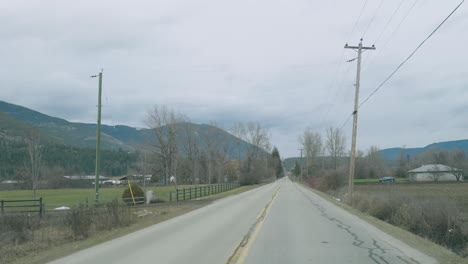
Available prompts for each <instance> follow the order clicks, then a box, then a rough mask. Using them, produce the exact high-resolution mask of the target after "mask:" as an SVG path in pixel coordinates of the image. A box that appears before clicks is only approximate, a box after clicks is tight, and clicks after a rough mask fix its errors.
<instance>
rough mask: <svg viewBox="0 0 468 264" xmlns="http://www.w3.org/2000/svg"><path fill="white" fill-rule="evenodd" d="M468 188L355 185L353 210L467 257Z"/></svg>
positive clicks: (454, 186) (465, 186) (452, 184)
mask: <svg viewBox="0 0 468 264" xmlns="http://www.w3.org/2000/svg"><path fill="white" fill-rule="evenodd" d="M467 198H468V184H464V183H421V184H416V183H408V184H370V185H356V186H355V194H354V195H353V199H352V200H351V201H348V203H349V204H350V205H352V206H353V207H354V208H356V209H358V210H360V211H362V212H365V213H368V214H370V215H372V216H374V217H376V218H379V219H381V220H384V221H386V222H388V223H391V224H393V225H396V226H399V227H401V228H403V229H406V230H408V231H410V232H412V233H415V234H418V235H420V236H422V237H425V238H428V239H430V240H432V241H434V242H436V243H438V244H441V245H444V246H446V247H448V248H451V249H452V250H454V251H455V252H457V253H458V254H461V255H464V256H466V254H467V252H468V251H467V247H466V246H467V243H468V215H467V211H468V199H467Z"/></svg>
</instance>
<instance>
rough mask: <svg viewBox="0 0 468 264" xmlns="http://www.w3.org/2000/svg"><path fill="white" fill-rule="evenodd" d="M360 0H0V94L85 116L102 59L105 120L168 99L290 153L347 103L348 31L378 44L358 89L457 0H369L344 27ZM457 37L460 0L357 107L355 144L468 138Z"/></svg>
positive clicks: (204, 119) (368, 85)
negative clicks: (242, 125)
mask: <svg viewBox="0 0 468 264" xmlns="http://www.w3.org/2000/svg"><path fill="white" fill-rule="evenodd" d="M364 2H366V0H356V1H345V0H342V1H317V0H251V1H247V0H235V1H223V0H164V1H163V0H157V1H156V0H153V1H116V0H113V1H63V0H58V1H46V0H41V1H19V0H15V1H1V2H0V65H1V66H0V87H1V89H0V100H4V101H7V102H10V103H15V104H19V105H23V106H26V107H29V108H32V109H35V110H38V111H40V112H43V113H45V114H48V115H52V116H57V117H60V118H64V119H67V120H70V121H80V122H95V119H96V102H97V99H96V96H97V80H96V79H91V78H89V76H90V75H93V74H96V73H98V71H99V70H100V69H101V68H104V80H103V87H104V93H103V104H104V107H103V117H104V123H106V124H109V125H117V124H125V125H131V126H137V127H144V119H145V115H146V112H147V111H148V109H150V108H151V107H152V106H154V105H156V104H158V105H167V106H169V107H172V108H175V109H177V110H179V111H180V112H183V113H186V114H187V115H188V116H189V117H190V119H191V120H192V121H193V122H195V123H208V122H209V121H210V120H216V121H218V122H220V123H222V124H223V125H224V127H225V128H230V127H231V125H232V123H233V122H237V121H249V120H251V121H259V122H260V123H261V124H262V125H263V126H265V127H268V128H269V130H270V132H271V136H272V144H274V145H276V146H278V148H279V150H280V153H281V154H282V156H283V157H290V156H297V155H299V154H298V150H297V149H298V148H299V147H300V146H299V143H298V136H299V135H300V133H301V131H302V130H304V129H305V128H306V127H311V128H312V129H314V130H316V131H319V132H322V133H323V134H325V129H326V128H327V127H329V126H334V127H341V125H342V124H343V122H344V121H345V120H346V118H347V117H348V116H349V115H350V114H351V112H352V108H353V100H354V81H355V76H356V61H353V62H351V63H349V62H346V61H347V60H350V59H353V58H355V57H356V53H355V52H354V51H352V50H349V49H346V50H345V49H344V48H343V46H344V44H345V43H347V42H349V44H350V45H357V44H358V42H359V39H360V38H361V37H364V45H367V46H370V45H372V44H375V46H376V48H377V49H376V50H375V51H368V52H366V53H364V55H363V58H364V60H363V71H362V76H361V79H362V84H361V99H360V100H361V101H362V100H364V99H365V98H366V97H367V96H368V95H369V94H370V92H371V91H372V90H374V89H375V88H376V86H377V85H378V84H379V83H380V82H382V81H383V79H385V78H386V77H387V76H388V75H389V74H390V73H391V71H392V70H393V69H394V68H395V67H396V66H397V65H398V64H399V63H400V62H401V61H403V59H404V58H405V57H406V56H408V55H409V54H410V53H411V51H412V50H413V49H414V48H415V47H416V46H417V45H418V44H419V43H420V42H421V41H422V40H423V39H424V38H425V37H426V36H427V35H428V34H429V33H430V32H431V31H432V30H433V29H434V28H435V27H436V26H437V25H438V24H439V23H440V22H441V21H442V20H443V19H444V18H445V17H446V16H447V15H448V14H449V13H450V12H451V11H452V9H453V8H454V7H455V6H456V5H457V4H458V3H459V2H460V0H445V1H439V0H391V1H390V0H387V1H383V0H368V1H367V4H366V6H365V8H364V9H363V12H362V16H361V18H360V19H359V20H358V23H357V24H356V27H354V25H355V23H356V20H357V18H358V16H359V14H360V12H361V9H362V7H363V4H364ZM400 4H401V5H400ZM379 5H380V8H379ZM398 7H399V8H398ZM392 14H395V15H394V16H392ZM353 29H354V30H353ZM467 43H468V5H462V7H461V8H460V9H459V10H458V12H457V13H455V15H454V16H453V17H452V18H451V19H450V20H449V21H448V22H447V23H446V24H445V25H444V26H443V27H442V28H441V29H440V31H439V32H437V33H436V34H435V35H434V36H433V38H431V39H430V40H429V41H428V42H427V43H426V44H425V45H424V46H423V47H422V48H421V49H420V50H419V52H418V53H417V54H416V55H415V56H414V57H413V58H412V59H411V60H410V61H408V63H407V64H406V65H405V66H404V67H403V68H402V69H401V71H399V72H398V73H397V74H396V75H395V76H394V77H393V78H392V79H391V80H390V81H389V82H388V83H387V84H386V85H385V86H384V87H383V88H382V89H381V90H380V91H379V92H378V93H377V94H376V95H375V96H374V97H372V99H371V100H370V101H369V102H367V103H366V104H365V105H364V106H363V107H362V108H361V111H360V115H359V129H358V148H359V149H363V150H365V149H367V148H368V147H369V146H371V145H377V146H379V147H380V148H387V147H398V146H403V145H406V146H407V147H415V146H425V145H427V144H430V143H433V142H438V141H446V140H455V139H466V138H468V134H467V131H468V121H467V120H468V119H467V117H468V106H467V102H468V51H467ZM351 126H352V122H351V120H350V122H348V123H347V124H346V125H345V126H344V128H343V131H344V133H345V135H346V137H347V145H349V146H350V141H351V140H350V139H351ZM349 146H348V149H349V148H350V147H349Z"/></svg>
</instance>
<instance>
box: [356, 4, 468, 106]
mask: <svg viewBox="0 0 468 264" xmlns="http://www.w3.org/2000/svg"><path fill="white" fill-rule="evenodd" d="M464 2H465V0H462V1H461V2H460V3H459V4H458V5H457V7H455V9H453V11H452V12H451V13H450V14H449V15H448V16H447V17H446V18H445V19H444V20H443V21H442V22H441V23H440V24H439V25H438V26H437V27H436V28H435V29H434V30H433V31H432V32H431V34H429V35H428V36H427V37H426V38H425V39H424V40H423V41H422V42H421V43H420V44H419V45H418V46H417V47H416V49H415V50H414V51H413V52H411V54H410V55H409V56H408V57H407V58H406V59H405V60H403V62H402V63H400V65H398V67H396V69H395V70H394V71H393V72H392V73H391V74H390V75H389V76H388V77H387V78H385V80H384V81H383V82H382V83H381V84H380V85H379V86H377V88H376V89H375V90H374V91H373V92H372V93H371V94H370V95H369V96H368V97H367V98H366V99H365V100H364V101H362V103H361V104H360V105H359V107H358V109H359V108H361V106H362V105H363V104H365V103H366V102H367V101H369V99H370V98H371V97H372V96H373V95H374V94H375V93H377V92H378V91H379V90H380V88H382V86H383V85H384V84H385V83H386V82H387V81H388V80H390V78H392V77H393V75H395V73H396V72H397V71H398V70H399V69H400V68H401V67H402V66H403V65H404V64H405V63H406V62H407V61H408V60H409V59H410V58H411V57H413V55H414V54H415V53H416V52H417V51H418V50H419V48H421V46H422V45H424V43H425V42H426V41H427V40H428V39H429V38H431V37H432V35H434V34H435V33H436V32H437V31H438V30H439V28H440V27H442V25H443V24H445V22H446V21H447V20H448V19H449V18H450V17H451V16H452V15H453V14H454V13H455V12H456V11H457V10H458V8H459V7H460V6H461V5H462V4H463V3H464Z"/></svg>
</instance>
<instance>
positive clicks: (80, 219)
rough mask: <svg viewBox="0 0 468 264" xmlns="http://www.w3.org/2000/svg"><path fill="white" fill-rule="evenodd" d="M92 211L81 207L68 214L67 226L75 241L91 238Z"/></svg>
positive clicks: (66, 218)
mask: <svg viewBox="0 0 468 264" xmlns="http://www.w3.org/2000/svg"><path fill="white" fill-rule="evenodd" d="M91 211H92V210H90V209H88V208H86V207H84V206H83V205H80V206H79V207H78V208H76V209H73V210H70V211H68V212H67V215H66V217H65V225H66V226H67V227H68V228H69V229H70V230H71V231H72V237H73V239H75V240H78V239H84V238H87V237H88V236H89V233H90V230H91V224H92V221H91V213H92V212H91Z"/></svg>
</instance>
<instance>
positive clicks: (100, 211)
mask: <svg viewBox="0 0 468 264" xmlns="http://www.w3.org/2000/svg"><path fill="white" fill-rule="evenodd" d="M133 221H134V218H133V215H132V213H131V212H130V208H129V207H128V206H123V205H122V204H119V202H118V201H117V200H113V201H111V202H108V203H106V204H104V205H102V206H100V207H97V208H95V209H94V213H93V222H94V223H95V229H97V230H110V229H113V228H115V227H121V226H128V225H130V224H131V223H132V222H133Z"/></svg>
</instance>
